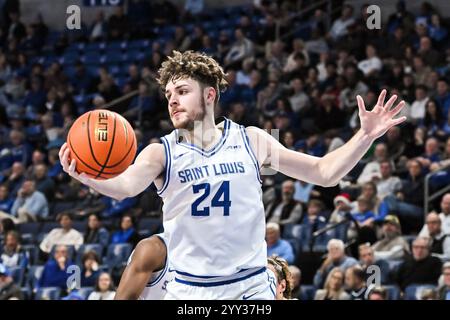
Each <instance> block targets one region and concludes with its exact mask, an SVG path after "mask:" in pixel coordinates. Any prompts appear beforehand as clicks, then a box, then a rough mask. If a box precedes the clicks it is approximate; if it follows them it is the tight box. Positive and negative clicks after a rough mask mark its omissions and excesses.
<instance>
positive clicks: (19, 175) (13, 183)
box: [7, 162, 26, 198]
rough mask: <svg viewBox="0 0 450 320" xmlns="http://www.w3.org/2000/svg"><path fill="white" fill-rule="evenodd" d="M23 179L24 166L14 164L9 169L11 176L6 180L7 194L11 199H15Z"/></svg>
mask: <svg viewBox="0 0 450 320" xmlns="http://www.w3.org/2000/svg"><path fill="white" fill-rule="evenodd" d="M25 178H26V177H25V166H24V165H23V163H21V162H14V163H13V165H12V167H11V174H10V175H9V177H8V180H7V184H8V188H9V191H10V192H9V193H10V195H11V196H12V197H14V198H15V197H17V192H18V191H19V189H20V188H21V187H22V185H23V182H24V181H25Z"/></svg>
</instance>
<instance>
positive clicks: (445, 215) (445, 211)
mask: <svg viewBox="0 0 450 320" xmlns="http://www.w3.org/2000/svg"><path fill="white" fill-rule="evenodd" d="M439 217H440V218H441V221H442V225H441V229H442V232H443V233H444V234H450V193H446V194H444V196H443V197H442V199H441V213H440V214H439ZM419 236H420V237H429V236H430V234H429V233H428V228H427V226H423V228H422V230H421V231H420V233H419Z"/></svg>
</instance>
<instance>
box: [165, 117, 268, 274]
mask: <svg viewBox="0 0 450 320" xmlns="http://www.w3.org/2000/svg"><path fill="white" fill-rule="evenodd" d="M162 141H163V144H164V148H165V152H166V172H165V181H164V184H163V186H162V188H161V189H160V190H159V191H158V194H159V195H160V196H161V197H162V199H163V201H164V205H163V213H164V215H163V223H164V231H165V232H166V233H167V239H168V243H167V246H168V254H169V258H170V262H171V267H173V268H174V269H175V270H176V272H177V274H178V275H179V274H184V275H187V276H200V277H222V276H230V275H233V274H236V273H238V272H245V270H247V269H252V268H257V267H260V268H261V267H265V266H266V259H267V247H266V242H265V214H264V207H263V203H262V190H261V179H260V175H259V174H260V173H259V165H258V162H257V159H256V157H255V156H254V154H253V151H252V150H251V147H250V145H249V140H248V137H247V135H246V132H245V128H244V127H242V126H239V125H238V124H236V123H234V122H232V121H231V120H229V119H225V118H224V123H223V134H222V137H221V139H220V141H219V142H218V143H217V144H216V145H215V146H214V147H213V148H211V149H210V150H203V149H201V148H198V147H196V146H194V145H192V144H188V143H185V142H182V141H181V139H180V138H179V131H178V130H174V131H173V132H172V133H170V134H169V135H166V136H164V137H162Z"/></svg>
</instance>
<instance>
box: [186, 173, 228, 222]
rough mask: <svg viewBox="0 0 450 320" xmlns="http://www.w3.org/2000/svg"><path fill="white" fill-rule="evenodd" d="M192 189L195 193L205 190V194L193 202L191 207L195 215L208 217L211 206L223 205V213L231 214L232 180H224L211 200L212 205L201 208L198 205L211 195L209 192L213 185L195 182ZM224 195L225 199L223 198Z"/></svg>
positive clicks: (225, 214)
mask: <svg viewBox="0 0 450 320" xmlns="http://www.w3.org/2000/svg"><path fill="white" fill-rule="evenodd" d="M192 189H193V191H194V193H199V192H201V191H203V194H202V195H201V196H200V197H198V198H197V200H195V201H194V202H193V203H192V206H191V209H192V215H193V216H195V217H206V216H209V207H210V206H211V207H222V208H223V215H224V216H229V215H230V207H231V201H230V181H223V182H222V184H221V185H220V187H219V190H217V192H216V194H215V195H214V197H213V198H212V200H211V205H210V206H205V207H204V208H203V209H199V208H198V206H199V205H200V203H201V202H202V201H203V200H205V199H206V197H208V196H209V193H210V191H211V185H210V184H209V183H200V184H194V185H193V186H192ZM222 196H223V200H221V198H222Z"/></svg>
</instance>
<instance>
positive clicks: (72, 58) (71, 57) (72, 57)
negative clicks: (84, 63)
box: [59, 51, 81, 65]
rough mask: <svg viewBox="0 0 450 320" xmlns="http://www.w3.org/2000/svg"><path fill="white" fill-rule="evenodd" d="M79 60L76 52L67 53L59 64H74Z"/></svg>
mask: <svg viewBox="0 0 450 320" xmlns="http://www.w3.org/2000/svg"><path fill="white" fill-rule="evenodd" d="M80 58H81V56H80V54H79V53H78V51H68V52H66V53H64V55H63V56H62V58H61V59H60V61H59V62H60V63H61V64H63V65H68V64H75V62H77V60H79V59H80Z"/></svg>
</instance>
